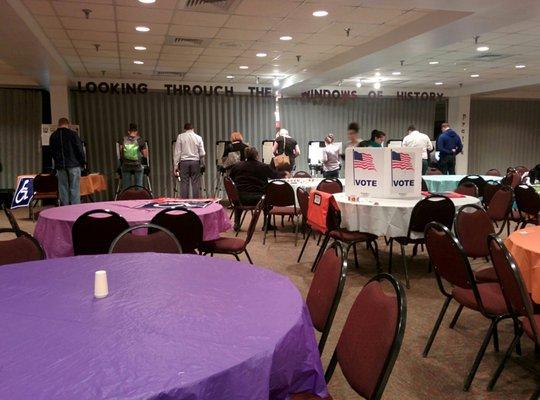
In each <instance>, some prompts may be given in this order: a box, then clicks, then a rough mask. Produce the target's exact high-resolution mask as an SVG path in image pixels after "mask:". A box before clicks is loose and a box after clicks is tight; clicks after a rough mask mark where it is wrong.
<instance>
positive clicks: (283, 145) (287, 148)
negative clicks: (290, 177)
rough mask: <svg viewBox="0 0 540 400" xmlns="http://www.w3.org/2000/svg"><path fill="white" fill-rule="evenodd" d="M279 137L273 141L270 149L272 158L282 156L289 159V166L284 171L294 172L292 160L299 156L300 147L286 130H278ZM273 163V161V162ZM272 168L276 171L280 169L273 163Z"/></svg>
mask: <svg viewBox="0 0 540 400" xmlns="http://www.w3.org/2000/svg"><path fill="white" fill-rule="evenodd" d="M278 133H279V136H277V137H276V140H275V141H274V146H273V148H272V153H273V154H274V156H280V155H284V156H287V157H288V158H289V165H288V166H287V167H286V168H285V170H286V171H289V172H290V171H292V170H294V164H295V162H294V160H295V158H296V157H298V156H299V155H300V147H299V146H298V142H297V141H296V140H294V139H293V138H292V137H291V135H289V131H288V130H287V129H280V130H279V132H278ZM273 161H274V160H273ZM274 166H275V167H276V168H277V169H280V167H278V165H277V164H275V163H274Z"/></svg>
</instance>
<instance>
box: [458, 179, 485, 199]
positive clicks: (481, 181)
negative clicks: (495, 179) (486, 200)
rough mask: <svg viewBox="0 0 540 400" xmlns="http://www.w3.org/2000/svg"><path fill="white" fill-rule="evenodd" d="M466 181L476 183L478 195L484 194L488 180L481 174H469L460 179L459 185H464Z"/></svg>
mask: <svg viewBox="0 0 540 400" xmlns="http://www.w3.org/2000/svg"><path fill="white" fill-rule="evenodd" d="M465 182H472V183H474V184H475V185H476V187H477V188H478V196H483V195H484V186H486V180H485V179H484V178H482V177H481V176H480V175H467V176H465V177H464V178H463V179H462V180H460V181H459V185H462V184H464V183H465ZM459 185H458V186H459Z"/></svg>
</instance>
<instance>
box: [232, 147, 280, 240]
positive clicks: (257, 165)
mask: <svg viewBox="0 0 540 400" xmlns="http://www.w3.org/2000/svg"><path fill="white" fill-rule="evenodd" d="M244 153H245V154H246V161H241V162H239V163H238V164H235V165H234V166H233V167H232V168H231V171H230V173H229V177H230V178H231V179H232V180H233V182H234V183H235V185H236V188H237V189H238V196H239V197H240V203H241V204H243V205H247V206H254V205H257V203H258V202H259V200H260V199H261V197H262V196H263V195H264V192H265V190H266V185H267V184H268V179H278V178H283V177H286V176H288V172H286V171H277V170H275V169H272V168H271V167H270V166H269V165H268V164H265V163H262V162H260V161H259V152H258V151H257V149H256V148H255V147H248V148H246V149H245V150H244ZM241 216H242V211H241V210H235V214H234V230H235V231H238V230H239V229H240V217H241ZM270 228H273V227H269V229H270Z"/></svg>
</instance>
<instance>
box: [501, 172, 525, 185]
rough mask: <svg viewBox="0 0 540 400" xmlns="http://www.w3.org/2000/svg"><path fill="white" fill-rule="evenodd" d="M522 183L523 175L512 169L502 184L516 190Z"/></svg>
mask: <svg viewBox="0 0 540 400" xmlns="http://www.w3.org/2000/svg"><path fill="white" fill-rule="evenodd" d="M520 183H521V175H520V174H518V173H517V172H516V171H515V170H514V169H510V170H509V172H507V173H506V176H505V177H504V178H502V179H501V184H502V185H505V186H510V187H511V188H512V189H514V188H515V187H516V186H517V185H519V184H520Z"/></svg>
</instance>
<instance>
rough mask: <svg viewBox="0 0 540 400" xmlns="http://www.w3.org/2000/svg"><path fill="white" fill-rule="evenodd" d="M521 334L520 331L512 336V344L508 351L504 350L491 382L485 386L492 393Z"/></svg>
mask: <svg viewBox="0 0 540 400" xmlns="http://www.w3.org/2000/svg"><path fill="white" fill-rule="evenodd" d="M522 334H523V331H522V330H520V331H519V332H517V333H516V334H515V335H514V339H513V340H512V343H510V346H508V349H507V350H506V353H505V354H504V357H503V359H502V360H501V362H500V363H499V366H498V367H497V369H496V370H495V373H494V374H493V376H492V377H491V380H490V381H489V384H488V386H487V390H489V391H492V390H493V388H494V387H495V385H496V384H497V380H498V379H499V376H500V375H501V373H502V371H503V369H504V366H505V365H506V362H507V361H508V359H509V358H510V356H511V355H512V352H513V351H514V348H515V347H516V346H517V344H518V343H519V339H520V337H521V335H522Z"/></svg>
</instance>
